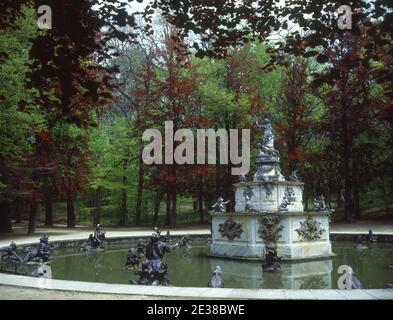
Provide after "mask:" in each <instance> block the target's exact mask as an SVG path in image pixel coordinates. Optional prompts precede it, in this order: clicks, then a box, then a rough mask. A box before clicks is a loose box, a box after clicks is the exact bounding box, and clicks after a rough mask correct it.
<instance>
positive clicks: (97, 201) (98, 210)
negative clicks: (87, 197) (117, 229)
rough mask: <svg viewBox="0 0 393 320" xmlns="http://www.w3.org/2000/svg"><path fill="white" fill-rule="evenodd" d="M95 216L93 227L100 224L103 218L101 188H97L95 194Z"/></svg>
mask: <svg viewBox="0 0 393 320" xmlns="http://www.w3.org/2000/svg"><path fill="white" fill-rule="evenodd" d="M94 207H95V210H94V215H93V225H95V226H96V225H97V224H99V223H100V217H101V188H100V187H99V188H97V190H96V191H95V194H94Z"/></svg>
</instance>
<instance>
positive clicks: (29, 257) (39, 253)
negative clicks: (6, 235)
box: [21, 235, 51, 263]
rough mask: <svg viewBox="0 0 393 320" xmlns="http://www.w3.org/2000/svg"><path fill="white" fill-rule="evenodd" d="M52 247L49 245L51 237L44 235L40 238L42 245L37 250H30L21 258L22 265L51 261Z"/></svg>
mask: <svg viewBox="0 0 393 320" xmlns="http://www.w3.org/2000/svg"><path fill="white" fill-rule="evenodd" d="M50 250H51V247H50V245H49V237H48V236H47V235H43V236H42V237H41V238H40V243H39V245H38V247H36V248H29V249H28V251H27V253H26V254H25V255H24V256H23V257H22V258H21V262H22V263H27V262H39V261H41V260H42V261H43V262H47V261H48V260H49V255H50Z"/></svg>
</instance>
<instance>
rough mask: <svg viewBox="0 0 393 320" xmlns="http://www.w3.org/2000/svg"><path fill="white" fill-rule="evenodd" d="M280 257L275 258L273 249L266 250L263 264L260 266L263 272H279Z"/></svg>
mask: <svg viewBox="0 0 393 320" xmlns="http://www.w3.org/2000/svg"><path fill="white" fill-rule="evenodd" d="M281 259H282V258H281V257H278V256H277V250H276V248H275V247H268V248H266V254H265V262H264V263H263V264H262V269H263V271H264V272H280V271H281V263H280V261H281Z"/></svg>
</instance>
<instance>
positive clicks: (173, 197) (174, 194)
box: [169, 184, 177, 228]
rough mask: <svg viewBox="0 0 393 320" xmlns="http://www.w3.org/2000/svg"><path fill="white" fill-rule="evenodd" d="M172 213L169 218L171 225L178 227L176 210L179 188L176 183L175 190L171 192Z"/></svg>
mask: <svg viewBox="0 0 393 320" xmlns="http://www.w3.org/2000/svg"><path fill="white" fill-rule="evenodd" d="M171 203H172V207H171V214H170V220H169V225H170V227H172V228H174V227H176V211H177V205H176V203H177V190H176V185H175V184H174V185H173V190H172V193H171Z"/></svg>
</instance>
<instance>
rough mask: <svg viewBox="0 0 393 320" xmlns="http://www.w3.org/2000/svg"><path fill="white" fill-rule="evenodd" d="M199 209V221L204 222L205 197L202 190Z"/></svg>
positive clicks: (199, 196)
mask: <svg viewBox="0 0 393 320" xmlns="http://www.w3.org/2000/svg"><path fill="white" fill-rule="evenodd" d="M198 210H199V222H200V223H203V222H204V217H203V197H202V192H201V191H200V192H199V193H198Z"/></svg>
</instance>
